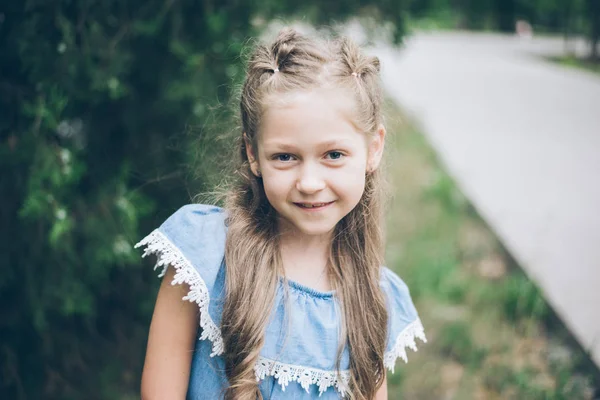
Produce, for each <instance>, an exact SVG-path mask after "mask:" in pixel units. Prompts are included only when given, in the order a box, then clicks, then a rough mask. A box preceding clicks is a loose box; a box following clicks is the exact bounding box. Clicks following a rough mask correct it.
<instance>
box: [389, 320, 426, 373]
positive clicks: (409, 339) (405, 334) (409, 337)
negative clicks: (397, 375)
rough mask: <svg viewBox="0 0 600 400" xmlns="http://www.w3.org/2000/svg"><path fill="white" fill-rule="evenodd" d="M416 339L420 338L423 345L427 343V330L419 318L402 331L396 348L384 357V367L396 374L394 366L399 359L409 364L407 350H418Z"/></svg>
mask: <svg viewBox="0 0 600 400" xmlns="http://www.w3.org/2000/svg"><path fill="white" fill-rule="evenodd" d="M415 338H419V339H420V340H421V341H422V342H423V343H427V338H426V337H425V329H424V328H423V324H422V323H421V320H420V319H419V318H417V319H416V320H415V321H413V322H411V323H410V324H409V325H408V326H407V327H406V328H404V329H403V330H402V332H400V334H399V335H398V337H397V338H396V343H394V347H393V348H392V349H391V350H390V351H387V352H386V353H385V355H384V356H383V365H384V366H385V367H386V368H387V369H389V370H390V371H392V374H393V373H394V365H395V364H396V360H397V359H398V357H400V358H401V359H403V360H404V362H405V363H407V362H408V357H407V356H406V348H410V349H412V350H413V351H417V350H418V349H417V343H416V341H415Z"/></svg>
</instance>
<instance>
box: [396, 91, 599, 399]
mask: <svg viewBox="0 0 600 400" xmlns="http://www.w3.org/2000/svg"><path fill="white" fill-rule="evenodd" d="M387 115H388V116H391V121H388V126H387V128H388V132H389V133H390V134H389V135H390V136H389V137H390V141H389V142H388V160H389V162H388V172H389V177H390V180H391V186H390V188H391V195H392V199H391V203H390V207H389V214H388V215H387V217H386V222H387V226H388V238H387V242H388V245H387V254H386V256H387V262H388V265H389V266H390V267H391V268H392V269H394V270H395V271H396V272H397V273H398V274H399V275H400V276H401V277H402V278H403V279H404V280H405V281H406V282H407V284H408V286H409V287H410V289H411V295H412V297H413V300H414V301H415V304H416V306H417V309H418V310H419V313H420V316H421V319H422V320H423V323H424V325H425V329H426V334H427V336H428V340H429V343H427V344H421V343H419V348H420V350H419V351H418V352H417V353H412V352H411V353H409V362H408V364H406V365H404V364H403V363H402V362H399V364H398V365H397V368H396V371H397V372H396V373H395V374H394V375H390V376H389V378H388V379H389V398H390V399H506V398H510V399H556V400H558V399H592V398H594V395H598V393H597V392H595V390H596V388H597V387H598V370H597V369H595V367H594V366H593V364H592V363H591V361H590V360H589V358H588V357H587V356H586V355H585V354H584V353H583V352H582V351H581V350H580V349H579V348H578V346H577V345H576V344H575V342H574V340H573V339H572V338H571V337H570V335H569V333H568V331H567V330H566V329H565V328H564V326H562V324H561V323H560V321H559V320H558V319H557V318H556V317H555V316H554V314H553V312H552V310H551V308H550V307H549V306H548V305H547V303H546V302H545V300H544V298H543V296H542V293H541V292H540V290H539V289H538V288H537V287H536V286H535V285H534V284H533V283H532V282H531V281H529V280H528V278H527V276H526V275H525V274H524V273H523V272H522V271H521V270H520V268H518V266H516V265H515V263H514V261H512V259H511V258H510V256H509V255H508V254H507V253H506V251H505V250H504V249H503V247H502V245H501V244H500V243H499V242H498V241H497V239H496V238H495V236H494V234H493V233H492V232H491V231H490V229H489V228H488V227H487V226H486V224H485V223H484V222H483V221H482V220H481V219H480V218H479V216H478V215H477V212H476V211H475V210H474V208H473V207H472V206H471V205H470V204H469V202H468V201H467V199H466V198H465V197H464V196H463V195H462V193H461V192H460V191H459V190H458V188H457V186H456V185H455V183H454V181H453V180H452V179H451V178H450V177H449V176H448V175H447V174H446V173H445V172H444V171H443V169H442V167H441V165H440V163H439V162H438V160H437V159H436V157H435V154H434V153H433V152H432V150H431V149H430V147H429V145H428V144H427V142H426V140H425V139H424V136H423V135H422V134H421V133H420V132H419V130H418V129H417V128H416V127H415V125H414V124H411V123H409V122H403V120H401V117H402V115H401V112H400V110H398V109H397V108H395V107H394V106H393V105H392V104H391V102H389V104H388V105H387ZM392 227H393V229H392Z"/></svg>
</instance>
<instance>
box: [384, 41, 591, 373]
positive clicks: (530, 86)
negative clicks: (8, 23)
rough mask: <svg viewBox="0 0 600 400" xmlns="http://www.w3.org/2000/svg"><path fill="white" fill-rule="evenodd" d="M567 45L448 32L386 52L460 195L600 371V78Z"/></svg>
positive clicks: (397, 93) (406, 103)
mask: <svg viewBox="0 0 600 400" xmlns="http://www.w3.org/2000/svg"><path fill="white" fill-rule="evenodd" d="M562 49H563V45H562V42H561V41H560V40H552V39H543V40H542V39H534V40H532V41H522V40H518V39H517V38H515V37H509V36H501V35H491V34H468V33H437V34H420V35H417V36H415V37H412V38H410V39H409V40H408V43H407V47H406V48H405V49H404V50H402V51H399V50H394V49H391V48H389V47H385V46H382V47H380V48H379V49H377V50H376V51H375V53H376V54H377V55H378V56H379V57H380V59H381V61H382V65H383V70H382V77H383V80H384V83H385V86H386V88H387V89H388V91H389V92H390V94H391V95H392V96H393V97H394V98H395V100H397V101H398V102H399V103H400V104H401V105H402V106H403V107H404V108H405V109H408V110H409V112H411V113H412V114H413V115H414V116H415V117H417V119H418V120H419V121H420V122H421V124H422V126H423V129H424V132H425V133H426V135H427V136H428V139H429V141H430V142H431V143H432V145H433V147H434V148H435V149H436V151H437V152H438V154H439V156H440V157H441V159H442V161H443V162H444V163H445V165H446V167H447V169H448V171H449V172H450V174H451V175H453V177H454V178H455V179H456V181H457V182H458V184H459V186H460V188H461V190H463V192H464V193H465V194H466V195H467V197H468V198H469V199H470V200H471V201H472V202H473V204H474V205H475V207H476V208H477V209H478V211H479V212H480V213H481V215H482V216H483V218H484V219H485V220H486V221H487V222H488V223H489V225H490V226H491V227H492V229H494V230H495V232H496V234H497V235H498V236H499V238H500V239H501V241H502V242H503V243H504V245H505V246H506V247H507V248H508V250H509V251H510V252H511V254H512V255H513V256H514V257H515V258H516V259H517V261H518V262H519V263H520V265H521V266H522V267H523V268H524V269H525V271H526V272H527V273H528V274H529V276H530V277H531V278H532V279H533V280H534V281H535V282H536V283H537V284H538V285H539V286H540V287H541V288H542V290H543V292H544V293H545V296H546V298H547V299H548V301H549V302H550V303H551V305H552V306H553V308H554V309H555V310H556V311H557V313H558V314H559V315H560V316H561V318H562V319H563V321H565V323H566V324H567V325H568V326H569V328H570V329H571V331H572V332H573V333H574V335H575V336H576V338H577V339H578V340H579V341H580V343H581V344H582V345H583V346H584V348H586V349H590V351H591V353H592V358H593V359H594V361H595V362H596V364H597V365H599V366H600V176H599V175H600V76H597V75H594V74H592V73H587V72H581V71H579V70H574V69H567V68H564V67H561V66H558V65H554V64H551V63H547V62H545V61H543V60H542V59H540V58H538V57H537V56H536V54H537V55H539V54H547V53H555V54H556V53H560V52H561V51H562Z"/></svg>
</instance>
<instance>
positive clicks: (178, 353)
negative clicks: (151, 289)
mask: <svg viewBox="0 0 600 400" xmlns="http://www.w3.org/2000/svg"><path fill="white" fill-rule="evenodd" d="M174 270H175V269H174V268H173V267H169V268H168V270H167V274H166V275H165V276H164V278H163V280H162V283H161V285H160V289H159V291H158V297H157V298H156V305H155V306H154V314H153V315H152V323H151V324H150V333H149V334H148V347H147V348H146V361H145V362H144V370H143V372H142V387H141V397H142V399H143V400H152V399H174V400H178V399H181V400H184V399H185V396H186V393H187V389H188V382H189V377H190V366H191V362H192V354H193V351H194V342H195V338H196V333H197V329H198V306H197V305H196V304H195V303H190V302H187V301H182V300H181V298H182V297H183V296H185V295H186V294H187V291H188V289H189V287H188V286H187V285H175V286H173V285H171V282H172V281H173V275H174V274H175V271H174Z"/></svg>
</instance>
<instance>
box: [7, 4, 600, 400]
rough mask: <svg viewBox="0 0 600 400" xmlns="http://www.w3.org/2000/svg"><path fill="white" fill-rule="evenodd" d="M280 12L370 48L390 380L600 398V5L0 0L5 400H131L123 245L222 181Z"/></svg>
mask: <svg viewBox="0 0 600 400" xmlns="http://www.w3.org/2000/svg"><path fill="white" fill-rule="evenodd" d="M292 22H293V23H294V24H296V25H297V26H298V27H299V28H302V29H319V30H322V31H323V32H324V33H325V32H344V33H346V34H349V35H351V36H353V37H355V38H356V40H358V41H360V42H361V43H362V44H363V45H365V46H368V51H370V52H372V53H373V54H375V55H377V56H379V57H380V59H381V61H382V63H383V69H382V79H383V82H384V87H385V88H386V90H387V98H386V110H385V111H386V118H387V128H388V132H389V133H390V134H389V137H390V141H389V144H388V162H387V164H388V165H387V169H388V174H389V178H390V181H391V183H392V185H391V195H392V196H391V201H390V206H389V213H388V216H387V224H388V238H387V243H388V245H387V262H388V265H389V266H390V267H391V268H393V269H394V270H395V271H396V272H398V273H399V274H400V276H402V278H403V279H404V280H405V281H407V283H408V284H409V287H410V288H411V293H412V295H413V298H414V299H415V301H416V303H417V308H418V309H419V310H420V313H421V314H422V315H421V317H422V320H423V322H424V325H425V327H426V332H427V335H428V339H429V343H428V344H426V345H421V346H420V350H419V352H418V353H410V354H409V363H408V364H406V365H397V368H396V373H395V374H394V375H391V376H390V378H389V381H390V398H393V399H399V398H402V399H505V398H506V399H594V398H600V392H599V388H600V373H599V371H598V365H600V314H599V313H598V309H597V308H598V304H600V297H599V294H598V293H600V291H598V290H597V289H596V286H597V285H598V284H600V253H599V251H600V250H599V247H600V246H598V243H600V236H599V234H598V227H599V226H600V221H599V220H598V215H600V214H599V213H598V204H600V183H599V179H598V178H597V175H598V172H599V171H600V161H599V160H600V157H598V151H599V149H600V75H599V74H600V62H599V60H600V57H599V53H598V51H599V48H598V47H599V46H598V41H599V40H600V0H574V1H569V0H478V1H475V0H421V1H416V0H391V1H390V0H388V1H379V2H377V1H345V2H344V1H340V2H321V1H313V0H307V1H303V2H297V1H286V0H278V1H273V0H265V1H261V2H251V1H246V0H239V1H225V2H216V1H210V0H206V1H202V2H199V1H185V0H163V1H157V0H146V1H113V0H102V1H100V0H81V1H72V0H63V1H61V0H56V1H46V0H44V1H42V0H23V1H11V2H9V1H4V2H2V4H1V5H0V165H1V169H0V193H1V194H2V196H1V197H0V205H1V207H0V221H1V225H0V226H1V228H2V230H1V235H2V238H1V239H0V267H1V268H2V277H1V278H0V300H1V301H2V304H4V307H2V310H1V311H0V337H1V341H0V398H2V399H83V398H85V399H134V398H139V390H138V387H139V379H140V374H141V368H142V363H143V357H144V351H145V345H146V337H147V332H148V327H149V322H150V317H151V313H152V309H153V306H154V300H155V295H156V292H157V289H158V285H159V279H157V278H156V274H155V273H153V271H152V268H151V266H152V261H151V260H144V261H141V260H140V257H139V256H140V253H139V252H138V251H137V250H134V249H133V245H134V244H135V243H136V242H137V241H139V240H140V239H141V238H142V237H143V236H145V235H146V234H148V233H149V232H150V231H151V230H152V229H154V228H155V227H157V226H158V224H160V223H161V222H162V221H163V220H164V219H165V218H166V217H167V216H168V215H170V214H171V213H172V212H173V211H174V210H176V209H177V208H178V207H180V206H181V205H183V204H185V203H188V202H190V201H193V200H194V199H197V198H198V197H197V195H198V194H202V193H208V192H210V191H211V190H212V189H213V188H214V187H215V186H216V185H218V184H219V183H220V181H221V177H222V171H223V168H224V167H223V165H224V164H226V163H227V161H228V160H229V159H230V158H231V157H232V153H231V146H230V145H231V137H232V135H235V134H239V132H238V130H237V123H236V121H235V112H236V108H237V104H236V93H237V90H238V89H239V86H240V84H241V82H242V80H243V77H244V75H243V68H244V65H243V61H244V56H245V55H246V54H247V48H248V47H247V46H248V45H251V44H252V39H251V38H256V37H260V36H262V35H267V34H269V33H270V32H274V31H276V30H277V29H278V28H279V27H281V26H283V25H285V24H288V23H292Z"/></svg>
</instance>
